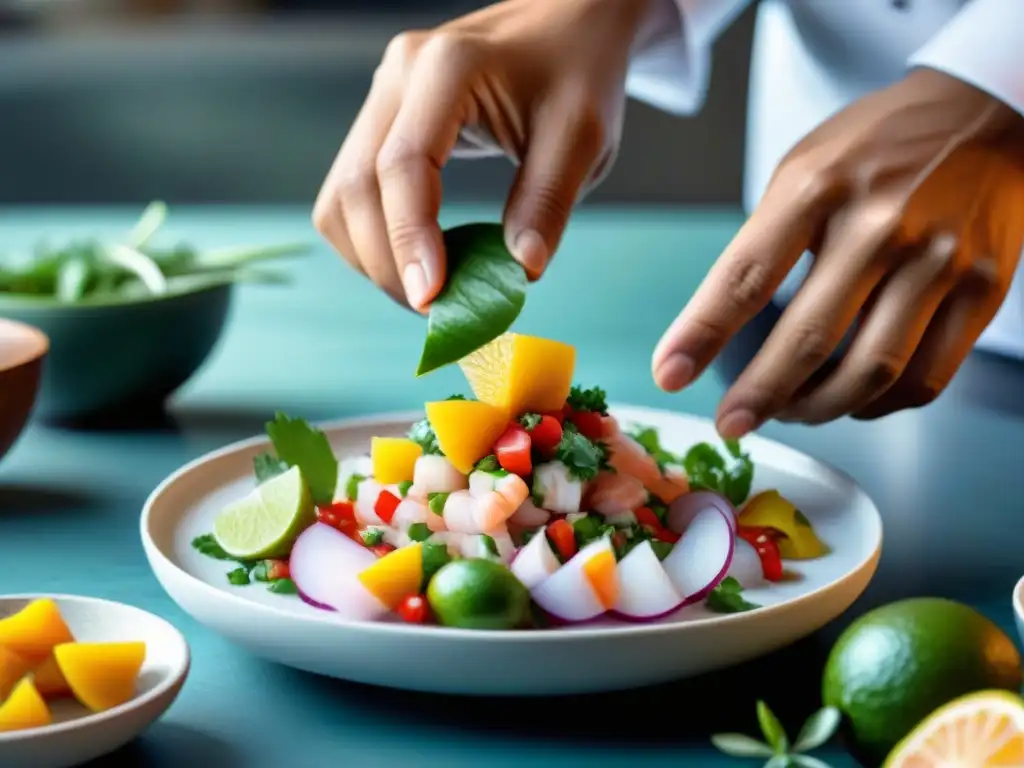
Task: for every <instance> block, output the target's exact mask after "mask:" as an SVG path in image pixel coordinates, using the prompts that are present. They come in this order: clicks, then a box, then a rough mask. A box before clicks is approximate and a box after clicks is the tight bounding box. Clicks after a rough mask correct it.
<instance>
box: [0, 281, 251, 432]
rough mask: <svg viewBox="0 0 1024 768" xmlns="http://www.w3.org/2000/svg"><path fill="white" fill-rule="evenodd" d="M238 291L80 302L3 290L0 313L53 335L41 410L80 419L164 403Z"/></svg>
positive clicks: (206, 350)
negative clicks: (61, 300)
mask: <svg viewBox="0 0 1024 768" xmlns="http://www.w3.org/2000/svg"><path fill="white" fill-rule="evenodd" d="M231 296H232V286H231V285H230V284H223V285H213V286H209V287H207V288H204V289H201V290H196V291H191V292H188V293H174V294H168V295H163V296H153V297H149V298H146V299H141V300H140V299H115V300H107V301H103V302H99V301H95V302H89V301H86V302H82V303H78V304H62V303H60V302H59V301H56V300H54V299H50V298H46V299H38V298H34V297H26V296H13V295H3V294H0V317H6V318H10V319H12V320H17V321H20V322H22V323H26V324H28V325H32V326H35V327H36V328H39V329H40V330H41V331H43V333H45V334H46V335H47V336H48V337H49V339H50V352H49V355H48V357H47V360H46V366H45V369H44V370H43V376H42V386H41V387H40V391H39V396H38V399H37V402H36V409H35V413H36V414H37V415H38V416H39V417H40V418H42V419H46V420H48V421H72V422H74V421H80V420H88V419H92V418H96V417H103V416H105V415H118V414H122V413H124V412H126V411H136V410H148V409H155V408H158V407H160V406H162V405H163V402H164V401H165V400H166V399H167V397H168V396H169V395H170V394H171V393H172V392H174V390H176V389H177V388H178V387H180V386H181V385H182V384H184V383H185V382H186V381H188V379H189V378H191V377H192V375H193V374H194V373H195V372H196V370H198V368H199V367H200V366H201V365H202V364H203V362H204V361H205V360H206V358H207V357H208V356H209V354H210V352H211V351H212V350H213V347H214V345H215V344H216V343H217V340H218V339H219V338H220V334H221V331H222V330H223V328H224V321H225V319H226V317H227V314H228V309H229V308H230V305H231Z"/></svg>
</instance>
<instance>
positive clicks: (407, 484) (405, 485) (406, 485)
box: [398, 480, 412, 499]
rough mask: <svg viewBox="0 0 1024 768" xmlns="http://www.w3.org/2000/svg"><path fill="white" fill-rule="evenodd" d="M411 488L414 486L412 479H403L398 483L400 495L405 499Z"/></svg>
mask: <svg viewBox="0 0 1024 768" xmlns="http://www.w3.org/2000/svg"><path fill="white" fill-rule="evenodd" d="M410 488H412V480H403V481H402V482H400V483H399V484H398V495H399V496H401V497H402V498H403V499H404V498H405V497H406V496H408V495H409V489H410Z"/></svg>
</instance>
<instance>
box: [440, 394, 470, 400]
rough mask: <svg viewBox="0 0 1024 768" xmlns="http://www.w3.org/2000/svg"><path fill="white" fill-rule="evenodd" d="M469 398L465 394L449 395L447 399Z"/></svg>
mask: <svg viewBox="0 0 1024 768" xmlns="http://www.w3.org/2000/svg"><path fill="white" fill-rule="evenodd" d="M468 399H469V398H468V397H466V396H465V395H448V397H446V398H445V400H468Z"/></svg>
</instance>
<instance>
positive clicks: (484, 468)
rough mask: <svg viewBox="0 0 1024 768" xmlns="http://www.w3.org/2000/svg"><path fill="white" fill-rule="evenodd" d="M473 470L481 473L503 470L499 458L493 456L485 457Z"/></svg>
mask: <svg viewBox="0 0 1024 768" xmlns="http://www.w3.org/2000/svg"><path fill="white" fill-rule="evenodd" d="M473 469H475V470H477V471H479V472H495V471H497V470H499V469H501V465H500V464H499V463H498V457H497V456H495V455H494V454H491V455H490V456H484V457H483V458H482V459H480V461H478V462H477V463H476V466H475V467H473Z"/></svg>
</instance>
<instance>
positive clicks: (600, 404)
mask: <svg viewBox="0 0 1024 768" xmlns="http://www.w3.org/2000/svg"><path fill="white" fill-rule="evenodd" d="M606 398H607V395H606V394H605V391H604V390H603V389H601V388H600V387H591V388H590V389H584V388H583V387H580V386H578V385H573V387H572V389H570V390H569V398H568V400H566V403H568V405H569V407H570V408H572V409H573V410H574V411H593V412H594V413H599V414H601V415H602V416H607V415H608V400H607V399H606Z"/></svg>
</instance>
